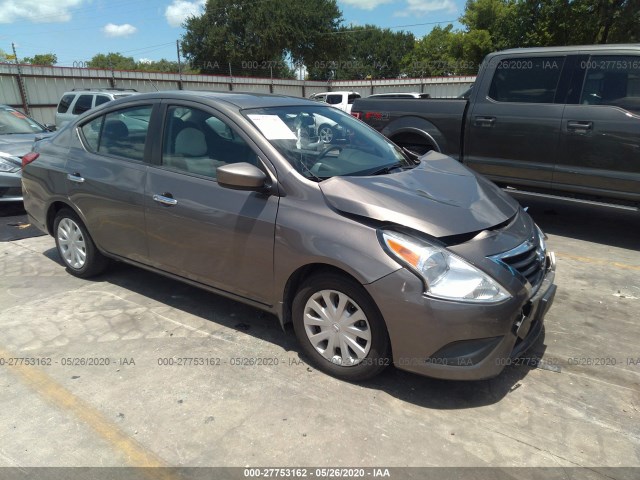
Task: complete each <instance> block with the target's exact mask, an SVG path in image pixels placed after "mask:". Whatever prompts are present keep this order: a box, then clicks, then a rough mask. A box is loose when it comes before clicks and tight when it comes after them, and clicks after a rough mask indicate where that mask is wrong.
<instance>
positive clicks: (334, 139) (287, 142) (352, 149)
mask: <svg viewBox="0 0 640 480" xmlns="http://www.w3.org/2000/svg"><path fill="white" fill-rule="evenodd" d="M243 113H244V115H245V116H246V117H247V118H248V119H249V120H250V121H251V122H252V123H253V124H254V125H255V126H256V127H257V128H258V130H260V132H261V133H262V134H263V135H264V136H265V138H266V139H267V140H269V142H271V144H272V145H273V146H274V147H275V148H276V149H277V150H278V151H279V152H280V153H281V154H282V156H283V157H284V158H285V159H287V160H288V161H289V163H290V164H291V165H292V166H293V167H294V168H295V169H296V170H297V171H298V172H299V173H300V174H301V175H303V176H304V177H306V178H308V179H310V180H315V181H321V180H325V179H327V178H331V177H334V176H342V175H347V176H364V175H380V174H386V173H392V172H394V171H397V170H399V169H406V168H411V167H413V166H415V163H414V162H413V161H412V160H410V159H409V158H408V157H407V156H406V155H405V154H404V153H403V152H402V150H400V148H398V147H397V146H396V145H394V144H393V143H391V142H390V141H388V140H387V139H386V138H384V137H383V136H382V135H380V134H379V133H377V132H376V131H375V130H373V129H371V128H370V127H368V126H367V125H365V124H364V123H362V122H361V121H360V120H357V119H355V118H354V117H352V116H351V115H348V114H346V113H344V112H342V111H341V110H338V109H337V108H333V107H329V106H323V105H304V106H294V107H268V108H259V109H251V110H244V111H243Z"/></svg>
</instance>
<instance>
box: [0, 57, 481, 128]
mask: <svg viewBox="0 0 640 480" xmlns="http://www.w3.org/2000/svg"><path fill="white" fill-rule="evenodd" d="M20 78H21V79H22V82H20ZM474 80H475V77H439V78H422V79H420V78H411V79H409V78H407V79H392V80H354V81H335V82H317V81H307V80H280V79H270V78H248V77H230V76H216V75H185V74H183V75H179V74H177V73H153V72H127V71H118V70H115V71H112V70H99V69H88V68H69V67H39V66H33V65H21V66H20V75H19V74H18V67H17V65H14V64H6V63H5V64H0V103H4V104H8V105H11V106H13V107H15V108H20V109H22V110H26V111H28V113H29V114H30V115H31V116H32V117H33V118H35V119H36V120H38V121H39V122H41V123H51V124H52V123H55V109H56V106H57V104H58V101H59V100H60V97H62V94H63V93H64V92H67V91H70V90H73V89H74V88H108V87H111V88H114V87H115V88H134V89H136V90H138V91H139V92H153V91H156V90H176V89H184V90H218V91H243V92H263V93H279V94H282V95H291V96H296V97H308V96H310V95H312V94H314V93H318V92H324V91H332V90H333V91H335V90H355V91H357V92H359V93H360V94H361V95H362V96H363V97H364V96H368V95H371V94H373V93H385V92H421V93H429V94H430V95H431V96H432V97H439V98H448V97H455V96H457V95H459V94H460V93H462V92H464V91H465V90H466V89H467V88H469V86H470V85H471V84H472V83H473V82H474Z"/></svg>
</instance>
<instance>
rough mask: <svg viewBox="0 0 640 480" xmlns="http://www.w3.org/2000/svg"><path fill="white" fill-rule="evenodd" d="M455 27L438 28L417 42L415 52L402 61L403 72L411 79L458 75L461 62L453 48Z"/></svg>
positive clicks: (412, 51) (455, 33)
mask: <svg viewBox="0 0 640 480" xmlns="http://www.w3.org/2000/svg"><path fill="white" fill-rule="evenodd" d="M458 35H459V33H457V32H454V31H453V25H447V26H446V27H441V26H439V25H438V26H436V27H435V28H434V29H433V30H431V32H429V33H428V34H427V35H425V36H424V37H422V38H421V39H419V40H417V41H416V42H415V44H414V47H413V50H411V52H409V53H408V54H406V55H405V56H404V58H403V59H402V66H403V72H404V73H405V74H406V75H408V76H410V77H441V76H447V75H455V74H458V73H459V72H458V66H459V65H458V64H459V61H458V59H457V58H456V57H455V55H454V52H453V47H454V44H455V42H456V36H458Z"/></svg>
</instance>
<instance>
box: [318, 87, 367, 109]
mask: <svg viewBox="0 0 640 480" xmlns="http://www.w3.org/2000/svg"><path fill="white" fill-rule="evenodd" d="M309 98H310V99H311V100H315V101H317V102H325V103H328V104H329V105H332V106H334V107H336V108H339V109H340V110H342V111H343V112H347V113H351V105H353V102H354V101H355V100H356V99H357V98H360V94H359V93H358V92H347V91H344V92H341V91H338V92H322V93H314V94H313V95H311V96H310V97H309Z"/></svg>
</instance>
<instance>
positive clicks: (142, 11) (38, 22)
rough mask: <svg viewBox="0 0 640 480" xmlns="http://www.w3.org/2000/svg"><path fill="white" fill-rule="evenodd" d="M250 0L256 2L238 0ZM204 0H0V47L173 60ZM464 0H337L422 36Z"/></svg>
mask: <svg viewBox="0 0 640 480" xmlns="http://www.w3.org/2000/svg"><path fill="white" fill-rule="evenodd" d="M238 1H239V2H242V3H252V2H254V1H256V0H238ZM204 4H205V0H0V49H2V50H4V51H5V52H6V53H11V44H12V42H13V43H15V45H16V49H17V53H18V58H23V57H31V56H33V55H34V54H37V53H55V54H56V55H57V57H58V65H60V66H69V67H71V66H82V65H83V62H86V61H88V60H90V59H91V57H93V56H94V55H95V54H97V53H108V52H119V53H121V54H123V55H125V56H129V57H133V58H134V59H135V60H136V61H141V60H142V61H145V60H159V59H161V58H166V59H168V60H175V59H176V55H177V54H176V40H178V39H180V37H181V36H182V35H183V34H184V29H183V28H182V26H181V25H182V22H183V21H184V19H185V18H187V17H188V16H190V15H197V14H198V13H200V12H202V9H203V6H204ZM464 4H465V2H464V0H338V6H339V7H340V10H341V11H342V16H343V20H344V23H345V24H346V25H350V24H351V25H364V24H374V25H377V26H380V27H383V28H392V30H394V31H398V30H405V31H410V32H412V33H413V34H414V35H416V37H422V36H423V35H426V34H427V33H429V32H430V31H431V29H432V28H433V27H434V26H435V25H437V24H443V25H446V24H448V23H453V24H454V26H456V27H459V24H458V23H457V22H456V20H457V19H458V18H459V17H460V15H461V14H462V11H463V9H464Z"/></svg>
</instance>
